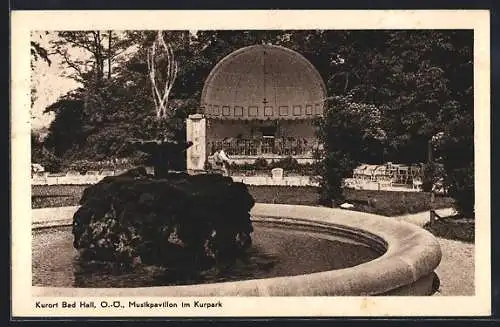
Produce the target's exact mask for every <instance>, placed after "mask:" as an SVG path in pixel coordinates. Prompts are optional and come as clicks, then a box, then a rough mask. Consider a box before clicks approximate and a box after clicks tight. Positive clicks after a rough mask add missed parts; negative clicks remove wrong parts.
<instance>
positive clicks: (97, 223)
mask: <svg viewBox="0 0 500 327" xmlns="http://www.w3.org/2000/svg"><path fill="white" fill-rule="evenodd" d="M80 204H81V207H80V209H79V210H78V211H77V212H76V213H75V215H74V217H73V235H74V243H73V245H74V247H75V248H77V249H79V250H80V251H81V256H82V258H83V259H86V260H98V261H110V262H117V263H122V264H131V263H133V262H136V261H137V259H140V261H141V262H144V263H151V264H160V265H164V266H167V267H169V268H172V269H177V268H180V269H182V268H185V267H200V266H204V265H206V264H209V263H210V262H212V261H213V260H215V259H224V258H226V257H230V256H232V255H234V254H236V253H238V252H239V251H240V250H242V249H244V248H246V247H247V246H248V245H249V244H250V242H251V239H250V233H251V232H252V230H253V229H252V225H251V221H250V214H249V211H250V209H251V208H252V206H253V205H254V200H253V198H252V196H251V195H250V194H249V193H248V189H247V187H246V185H245V184H242V183H235V182H233V181H232V180H231V179H230V178H228V177H223V176H221V175H212V174H205V175H195V176H189V175H187V174H184V173H179V174H169V175H167V176H166V177H165V178H162V179H156V178H153V177H151V176H148V175H147V174H146V173H145V170H144V169H133V170H131V171H128V172H127V173H125V174H122V175H119V176H113V177H106V178H104V179H103V180H102V181H101V182H99V183H97V184H95V185H93V186H90V187H88V188H86V189H85V191H84V193H83V196H82V198H81V200H80Z"/></svg>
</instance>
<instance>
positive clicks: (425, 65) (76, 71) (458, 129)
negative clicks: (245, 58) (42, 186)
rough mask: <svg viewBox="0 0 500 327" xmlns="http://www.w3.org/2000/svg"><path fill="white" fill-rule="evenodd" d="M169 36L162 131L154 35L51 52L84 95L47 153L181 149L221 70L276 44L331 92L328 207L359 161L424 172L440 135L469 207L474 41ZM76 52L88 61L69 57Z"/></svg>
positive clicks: (442, 158)
mask: <svg viewBox="0 0 500 327" xmlns="http://www.w3.org/2000/svg"><path fill="white" fill-rule="evenodd" d="M163 34H164V35H163V37H164V41H165V42H166V43H167V44H169V45H171V48H172V51H173V54H175V58H176V60H177V62H178V63H179V70H178V74H177V78H176V80H175V83H173V85H172V89H171V92H170V94H169V98H170V99H171V101H169V102H168V106H169V110H172V112H175V115H174V117H173V119H169V120H166V121H164V122H161V123H157V122H155V119H154V116H155V114H154V108H155V104H154V99H153V97H152V94H151V86H152V85H151V81H150V78H149V75H148V64H147V52H148V50H149V49H150V48H151V45H152V44H153V42H154V41H155V38H156V36H157V33H156V32H155V31H127V32H123V33H114V32H110V31H101V32H98V31H85V32H74V31H66V32H59V39H58V40H57V41H55V42H54V43H53V47H54V48H53V49H52V50H53V52H55V53H58V55H59V56H62V57H63V58H66V59H67V60H66V59H64V60H66V64H67V68H68V71H70V72H71V74H72V75H73V77H74V78H75V79H78V80H80V81H81V83H82V87H81V89H79V90H76V91H74V92H72V93H71V94H68V95H65V96H64V97H62V98H61V99H59V101H57V102H56V104H53V105H52V106H50V107H49V108H48V109H47V110H49V111H54V112H56V119H55V120H54V122H53V123H52V125H51V127H50V133H49V137H48V139H47V144H46V145H47V148H49V149H52V150H53V151H54V152H55V154H56V155H57V156H61V157H62V158H63V159H64V160H73V159H75V158H80V159H82V158H85V157H86V158H93V159H100V158H106V157H113V156H118V157H120V156H129V155H130V153H128V152H127V151H126V149H125V147H124V146H123V145H124V143H126V140H127V138H130V137H132V138H141V137H146V138H155V137H157V136H158V135H161V134H165V133H168V134H170V135H171V136H173V137H175V138H177V139H178V140H181V141H182V140H183V139H184V138H185V130H184V128H185V127H184V121H183V119H184V118H185V117H186V116H187V115H188V114H189V113H191V112H194V111H196V109H197V107H198V104H199V98H200V95H201V91H202V88H203V84H204V82H205V80H206V78H207V76H208V74H209V72H210V70H211V69H212V68H213V67H214V66H215V65H216V64H217V62H219V61H220V60H221V59H222V58H224V57H225V56H226V55H228V54H229V53H231V52H232V51H234V50H236V49H238V48H241V47H244V46H248V45H253V44H260V43H272V44H276V45H281V46H285V47H288V48H291V49H293V50H296V51H298V52H299V53H301V54H302V55H304V57H305V58H307V59H308V60H309V61H311V63H312V64H313V65H314V66H315V67H316V68H317V69H318V71H319V72H320V74H321V76H322V78H323V80H324V81H325V84H326V87H327V94H328V98H329V99H330V100H328V101H327V102H326V103H325V108H326V113H325V117H324V119H322V120H321V121H319V122H318V124H319V125H318V126H319V127H320V128H319V138H320V140H321V141H322V143H323V144H322V145H323V152H321V153H320V155H321V158H322V161H321V163H320V165H319V171H320V172H321V175H322V176H323V186H324V187H323V191H324V192H323V193H324V196H325V197H333V198H338V197H341V191H340V190H341V180H342V177H345V176H347V175H348V174H349V173H350V172H351V171H352V167H353V166H354V165H356V164H358V163H360V162H364V163H374V164H376V163H382V162H387V161H392V162H398V163H407V164H409V163H424V162H426V161H428V151H427V149H428V145H429V142H432V139H433V136H435V135H437V134H441V135H442V138H441V140H440V141H439V142H438V143H439V144H436V145H435V147H434V153H433V157H434V161H435V162H436V163H439V164H441V165H442V166H443V167H444V175H443V178H444V182H445V186H446V187H447V188H448V190H449V192H450V194H451V195H453V196H455V197H456V198H463V199H467V198H469V199H470V198H471V197H470V194H471V192H473V189H474V187H473V183H472V180H473V178H470V176H473V175H470V174H471V172H472V171H473V168H472V167H473V161H474V151H473V149H474V142H473V141H474V137H473V135H474V131H473V117H474V115H473V89H472V81H473V56H472V54H473V53H472V51H473V35H472V32H471V31H460V30H453V31H440V30H411V31H405V30H391V31H382V30H381V31H323V30H293V31H287V30H272V31H259V30H252V31H198V32H197V33H196V35H193V34H191V33H189V32H188V31H168V32H165V33H163ZM108 35H111V38H110V37H109V36H108ZM54 49H55V50H54ZM75 49H79V50H80V51H83V52H84V53H86V54H87V56H86V57H84V58H83V59H82V58H81V57H75V56H73V55H72V54H73V53H74V51H75ZM164 59H165V58H164ZM164 59H161V58H160V60H159V61H158V64H159V67H160V66H161V65H163V64H165V63H166V61H165V60H164ZM162 60H163V62H162ZM106 67H108V68H106ZM109 67H111V69H109ZM111 70H112V73H111ZM73 116H74V117H73ZM464 192H465V193H464ZM460 194H469V195H466V196H462V195H460ZM472 198H473V197H472ZM471 201H472V200H471ZM458 202H460V201H458ZM467 207H468V208H471V207H473V202H472V204H471V203H469V204H467V205H460V208H461V210H464V211H467V212H470V210H469V209H462V208H467Z"/></svg>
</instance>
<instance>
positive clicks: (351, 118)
mask: <svg viewBox="0 0 500 327" xmlns="http://www.w3.org/2000/svg"><path fill="white" fill-rule="evenodd" d="M316 124H317V127H318V129H317V131H318V139H319V141H320V143H321V144H322V149H321V150H319V151H318V153H317V154H316V156H317V158H318V167H317V169H318V173H319V175H320V176H321V180H320V195H321V201H322V202H323V203H325V204H329V203H330V201H331V200H332V199H333V200H335V201H342V200H343V193H342V181H343V179H344V178H346V177H350V175H351V174H352V171H353V169H354V168H356V167H357V166H358V165H359V163H360V162H363V161H365V160H366V158H368V157H369V156H371V155H375V156H377V154H376V153H375V154H373V153H372V151H373V149H374V148H376V149H380V148H382V144H383V142H384V141H385V131H384V130H382V129H381V127H380V126H381V115H380V110H378V108H376V107H375V106H373V105H367V104H362V103H356V102H354V101H353V99H352V97H351V96H345V97H344V96H334V97H332V98H331V99H330V100H329V103H328V106H327V108H326V109H325V114H324V116H323V117H322V118H320V119H318V120H317V121H316Z"/></svg>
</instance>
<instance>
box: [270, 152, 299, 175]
mask: <svg viewBox="0 0 500 327" xmlns="http://www.w3.org/2000/svg"><path fill="white" fill-rule="evenodd" d="M271 168H283V169H284V170H285V171H289V172H291V171H293V172H295V171H297V172H298V170H299V168H300V165H299V162H298V161H297V159H295V158H293V157H291V156H288V157H286V158H283V159H280V160H278V161H276V162H274V163H272V164H271Z"/></svg>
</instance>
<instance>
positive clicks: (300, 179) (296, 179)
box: [31, 175, 319, 186]
mask: <svg viewBox="0 0 500 327" xmlns="http://www.w3.org/2000/svg"><path fill="white" fill-rule="evenodd" d="M106 176H112V175H80V176H78V175H75V176H54V177H51V176H47V177H44V176H36V177H34V178H32V179H31V184H32V185H87V184H89V185H90V184H95V183H97V182H99V181H100V180H101V179H103V178H104V177H106ZM232 178H233V180H234V181H235V182H243V183H245V184H248V185H282V186H287V185H288V186H319V183H318V182H317V181H315V180H314V178H311V177H309V176H284V177H282V178H273V177H270V176H233V177H232Z"/></svg>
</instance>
